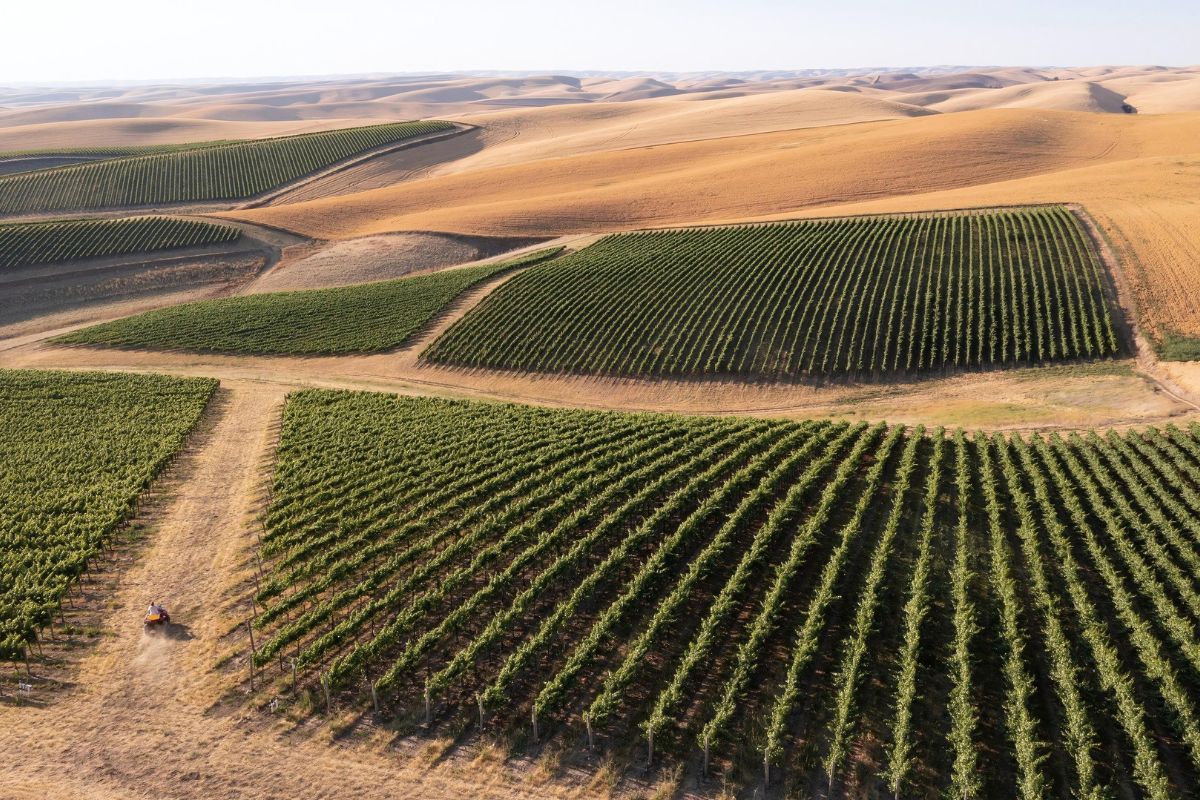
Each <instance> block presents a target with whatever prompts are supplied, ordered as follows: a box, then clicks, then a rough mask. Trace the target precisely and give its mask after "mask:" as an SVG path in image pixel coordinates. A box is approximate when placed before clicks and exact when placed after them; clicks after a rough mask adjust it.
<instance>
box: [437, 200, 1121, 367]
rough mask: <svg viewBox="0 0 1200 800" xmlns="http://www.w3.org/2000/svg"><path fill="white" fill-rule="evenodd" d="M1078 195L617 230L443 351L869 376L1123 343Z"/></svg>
mask: <svg viewBox="0 0 1200 800" xmlns="http://www.w3.org/2000/svg"><path fill="white" fill-rule="evenodd" d="M1104 283H1105V280H1104V277H1103V274H1102V267H1101V265H1100V263H1099V260H1098V258H1097V255H1096V253H1095V251H1094V249H1093V248H1092V246H1091V243H1090V241H1089V240H1088V238H1087V236H1086V234H1085V233H1084V231H1083V229H1082V228H1081V225H1080V222H1079V221H1078V220H1077V219H1076V218H1075V217H1074V216H1073V215H1072V214H1071V213H1070V212H1068V211H1067V210H1066V209H1064V208H1061V207H1053V208H1030V209H1014V210H1008V211H998V212H986V213H983V212H981V213H943V214H927V215H905V216H893V217H870V218H862V217H860V218H845V219H835V220H810V221H800V222H788V223H779V224H768V225H740V226H735V227H723V228H705V229H688V230H668V231H650V232H644V233H633V234H620V235H613V236H609V237H606V238H605V239H602V240H601V241H600V242H598V243H596V244H594V245H592V246H591V247H588V248H586V249H584V250H582V251H580V252H579V253H578V254H575V255H572V256H570V257H567V258H564V259H561V260H559V261H556V262H555V263H554V264H551V265H548V266H545V267H541V268H539V269H535V270H530V271H529V272H527V273H525V274H524V275H520V276H518V277H517V278H515V279H514V280H512V281H510V282H509V283H508V284H506V285H505V286H503V287H502V288H501V289H500V290H499V291H497V292H495V293H494V294H492V295H491V296H490V297H488V298H487V299H486V300H485V301H484V302H483V303H482V304H481V305H480V306H479V307H478V308H477V309H475V310H473V311H472V312H471V313H470V314H468V315H467V316H466V317H465V318H464V319H462V320H461V321H459V322H458V323H457V324H456V325H455V326H454V327H452V328H451V329H450V330H449V331H447V332H446V334H445V335H444V336H443V337H442V338H440V339H439V340H438V341H437V342H435V343H434V345H433V346H432V347H431V348H430V349H429V351H428V352H427V353H426V354H425V357H426V358H427V359H428V360H429V361H432V362H436V363H442V364H449V365H457V366H464V367H483V368H492V369H509V370H523V371H535V372H568V373H584V374H599V375H616V376H645V377H656V376H661V377H672V376H678V377H685V376H746V377H758V378H766V379H777V380H794V379H799V378H803V377H806V376H811V377H821V376H834V375H850V376H858V377H867V376H877V375H883V374H889V373H891V374H894V373H914V372H930V371H940V370H945V369H951V368H960V369H961V368H979V367H987V366H1000V365H1011V364H1028V363H1035V362H1044V361H1053V360H1058V359H1078V358H1097V357H1103V356H1110V355H1113V354H1115V353H1117V352H1118V351H1119V350H1120V347H1121V346H1120V344H1119V343H1118V340H1117V337H1116V334H1115V333H1114V326H1113V321H1112V319H1111V316H1110V310H1109V304H1108V301H1107V299H1106V293H1105V289H1104Z"/></svg>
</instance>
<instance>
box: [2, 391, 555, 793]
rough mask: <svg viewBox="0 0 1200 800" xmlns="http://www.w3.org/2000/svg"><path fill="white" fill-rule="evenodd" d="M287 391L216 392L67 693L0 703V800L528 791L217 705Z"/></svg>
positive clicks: (494, 768)
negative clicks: (151, 608) (153, 621)
mask: <svg viewBox="0 0 1200 800" xmlns="http://www.w3.org/2000/svg"><path fill="white" fill-rule="evenodd" d="M284 396H285V390H284V388H283V387H280V386H278V385H274V384H263V383H249V382H245V383H240V382H236V381H233V382H228V383H227V384H225V385H224V386H223V387H222V388H221V390H220V391H219V393H218V395H217V397H216V399H215V401H214V406H213V407H212V408H211V409H210V411H209V412H208V414H207V415H206V418H205V421H204V422H203V423H202V427H201V430H200V431H199V433H198V435H197V436H195V437H194V438H193V440H192V444H191V445H190V446H189V449H188V451H187V453H186V454H185V456H184V457H183V458H181V459H179V460H178V461H177V462H176V464H175V465H174V466H173V467H172V469H171V470H170V472H169V473H168V474H167V475H166V476H165V478H164V481H165V485H164V486H163V487H162V488H163V489H164V490H165V494H166V495H167V496H168V497H169V498H171V499H170V501H169V502H167V503H165V504H164V505H163V506H162V507H161V508H158V509H157V510H153V511H151V512H149V513H150V514H151V516H152V517H153V518H152V519H150V520H146V521H147V522H149V523H150V525H151V526H152V535H151V536H150V537H149V539H148V541H149V542H150V545H149V548H148V550H147V551H146V552H145V554H144V555H143V557H142V558H141V559H140V560H139V562H138V563H137V565H136V566H134V567H133V568H132V569H129V570H127V571H126V572H125V573H124V574H123V575H121V577H120V580H119V585H118V589H117V591H116V592H115V594H113V596H112V599H111V603H110V613H109V614H108V620H107V622H106V625H105V627H106V629H107V630H106V633H107V634H108V635H107V636H105V637H103V638H102V643H101V644H100V645H98V646H97V647H95V648H94V649H92V650H91V651H89V652H87V653H86V655H85V656H84V657H83V660H82V662H81V663H80V665H79V667H78V676H77V686H76V688H74V689H73V690H70V691H68V692H66V693H65V695H64V696H63V697H61V698H57V699H54V700H53V701H51V702H50V703H49V704H47V705H46V706H44V707H28V706H27V707H15V706H0V752H3V753H4V765H3V767H0V797H2V798H5V800H18V799H20V800H25V798H29V799H30V800H32V799H33V798H39V800H40V799H41V798H89V799H93V800H117V798H120V799H121V800H129V799H130V798H156V799H163V798H206V799H207V800H216V799H217V798H324V797H355V798H368V799H369V798H385V797H386V798H405V797H424V798H429V797H433V798H438V797H447V798H448V797H467V796H481V794H480V793H481V792H482V795H483V796H497V797H503V796H514V794H521V793H522V792H523V791H525V790H528V789H529V787H528V785H527V784H526V783H525V781H526V780H528V776H527V775H525V774H524V773H528V772H529V770H527V769H526V770H520V769H517V768H515V767H513V768H509V767H505V766H503V765H498V764H495V763H493V764H491V765H490V768H489V769H485V770H482V773H481V771H480V770H479V769H477V768H470V772H469V774H468V773H467V772H466V771H465V770H467V769H468V767H469V766H470V765H466V766H464V765H462V764H458V763H455V762H454V761H453V760H452V761H451V762H449V763H445V764H443V765H441V766H439V767H438V768H437V769H435V770H427V769H426V768H425V765H426V764H427V763H428V762H427V761H425V760H422V759H420V758H419V757H418V755H414V754H405V753H403V752H399V753H397V752H391V753H390V754H386V755H385V754H381V753H377V752H375V751H373V750H369V749H364V748H347V747H339V746H330V744H329V742H328V740H327V739H324V740H321V739H313V740H309V739H306V738H303V737H297V736H296V735H294V734H288V733H286V732H285V731H284V729H283V728H280V729H278V730H274V729H272V728H271V726H270V723H269V722H264V720H263V716H262V715H261V714H258V713H257V712H255V711H252V710H248V709H243V708H234V709H232V710H231V709H230V708H229V706H228V704H226V705H220V704H219V702H218V701H219V699H220V697H221V694H222V693H223V692H225V691H226V690H227V688H228V686H227V681H228V677H227V676H224V675H223V674H221V673H218V672H216V671H214V669H213V666H214V663H215V660H216V659H217V658H218V655H219V653H220V652H221V651H222V648H223V647H224V645H222V643H221V636H222V634H223V633H225V632H226V631H227V630H228V629H229V626H230V625H231V624H232V623H233V621H234V616H232V615H231V609H230V608H229V603H230V598H231V596H234V594H233V593H232V592H231V591H230V582H231V581H232V580H234V579H235V577H236V576H237V575H238V574H239V572H240V571H241V569H242V567H241V565H242V564H244V563H245V558H246V554H247V552H248V548H250V547H251V546H252V543H253V539H254V537H253V534H252V532H251V530H250V528H249V525H248V523H249V522H250V521H251V518H252V514H253V512H254V510H255V504H256V497H257V494H258V490H259V488H260V485H261V483H260V481H261V467H262V465H263V463H264V459H266V458H267V457H269V455H270V451H271V447H272V434H271V430H272V428H273V423H274V421H275V420H276V419H277V417H278V414H279V412H280V409H281V407H282V403H283V399H284ZM151 599H160V600H162V601H163V602H169V604H170V609H171V612H172V616H173V617H174V618H175V620H176V621H177V622H178V623H179V624H178V626H176V627H175V628H174V630H173V631H172V632H171V634H170V635H162V634H152V635H147V634H145V633H143V632H142V630H141V625H140V624H139V623H140V620H141V614H142V612H143V611H144V609H145V607H146V605H147V602H148V601H149V600H151ZM234 613H237V612H236V610H235V612H234ZM460 760H461V759H460ZM481 777H482V778H483V780H484V783H483V785H482V788H481V785H480V783H479V782H478V781H479V779H480V778H481ZM489 781H490V782H489ZM523 786H524V787H525V788H524V789H522V788H521V787H523ZM555 792H556V793H559V794H562V795H565V794H568V793H572V794H574V793H577V789H576V790H572V789H571V786H570V784H567V785H564V786H561V787H557V788H556V789H555ZM537 793H538V794H539V795H542V796H549V795H551V794H552V793H551V792H545V793H543V792H540V791H539V792H537Z"/></svg>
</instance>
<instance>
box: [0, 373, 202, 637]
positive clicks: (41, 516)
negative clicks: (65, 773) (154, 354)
mask: <svg viewBox="0 0 1200 800" xmlns="http://www.w3.org/2000/svg"><path fill="white" fill-rule="evenodd" d="M216 385H217V383H216V381H214V380H210V379H206V378H170V377H165V376H159V375H105V374H99V373H60V372H32V371H13V370H0V418H3V420H4V425H3V426H0V464H3V465H4V467H3V469H2V470H0V658H9V659H15V658H20V657H21V656H22V654H24V653H25V652H26V649H27V648H28V647H30V646H32V645H33V644H34V643H35V642H36V641H37V637H38V631H39V630H40V629H42V628H43V627H45V626H46V625H48V624H50V623H51V622H52V621H53V620H56V619H58V615H59V612H60V609H61V603H62V602H63V597H64V595H65V594H66V592H67V591H68V590H69V587H70V586H71V583H72V582H73V581H74V580H75V579H76V578H78V577H79V576H80V575H82V574H83V573H84V570H86V569H87V565H88V561H89V559H91V558H92V557H93V556H95V555H96V554H97V553H99V552H100V551H101V550H102V549H103V548H104V547H105V546H106V545H108V543H109V540H110V538H111V536H112V534H113V532H114V531H115V530H116V529H117V527H118V526H119V525H120V524H121V523H122V522H124V521H125V520H127V519H128V518H129V517H130V516H131V515H132V513H133V512H134V511H135V510H136V508H137V500H138V495H139V494H140V493H141V492H142V490H144V489H145V488H146V487H147V486H148V485H149V484H150V481H151V480H152V479H153V478H154V476H155V475H156V474H158V472H159V471H160V470H161V469H162V468H163V467H164V466H165V465H166V464H167V463H168V462H169V461H170V460H171V458H172V457H173V456H174V455H175V453H176V452H177V451H178V450H179V449H180V447H181V446H182V445H183V443H184V440H185V438H186V437H187V435H188V432H189V431H191V429H192V428H193V426H194V425H195V424H196V421H197V420H198V419H199V417H200V413H201V412H202V411H203V409H204V407H205V405H206V404H207V402H208V399H209V397H210V396H211V395H212V393H213V392H214V390H215V389H216Z"/></svg>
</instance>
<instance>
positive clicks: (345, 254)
mask: <svg viewBox="0 0 1200 800" xmlns="http://www.w3.org/2000/svg"><path fill="white" fill-rule="evenodd" d="M543 241H545V240H544V239H541V238H536V237H503V236H462V235H460V234H451V233H423V232H422V233H392V234H384V235H380V236H365V237H363V238H361V239H348V240H345V241H340V242H315V243H312V244H309V245H304V246H298V247H292V248H289V249H287V250H285V251H284V255H283V259H282V260H281V261H280V262H279V263H278V264H276V265H275V266H274V267H273V268H272V269H271V270H269V271H267V272H265V273H264V274H263V275H261V276H260V277H259V278H258V280H256V281H254V282H253V283H252V284H250V286H248V287H247V288H246V290H245V291H246V292H247V293H251V294H256V293H259V292H278V291H288V290H292V289H324V288H327V287H330V286H346V285H350V284H356V283H369V282H371V281H382V280H388V279H390V278H400V277H403V276H405V275H410V274H412V273H414V272H424V271H428V270H435V269H440V268H442V267H449V266H453V265H455V264H465V263H467V262H471V261H479V260H482V259H486V258H490V257H492V256H498V255H501V254H504V253H508V252H510V251H516V250H519V249H522V248H529V247H532V246H535V245H537V244H539V243H541V242H543Z"/></svg>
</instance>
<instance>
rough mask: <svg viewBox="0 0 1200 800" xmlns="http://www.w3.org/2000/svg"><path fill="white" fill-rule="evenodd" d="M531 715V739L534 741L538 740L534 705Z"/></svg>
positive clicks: (535, 707)
mask: <svg viewBox="0 0 1200 800" xmlns="http://www.w3.org/2000/svg"><path fill="white" fill-rule="evenodd" d="M531 716H532V718H533V740H534V741H535V742H536V741H537V740H538V728H537V706H534V708H533V714H532V715H531Z"/></svg>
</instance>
